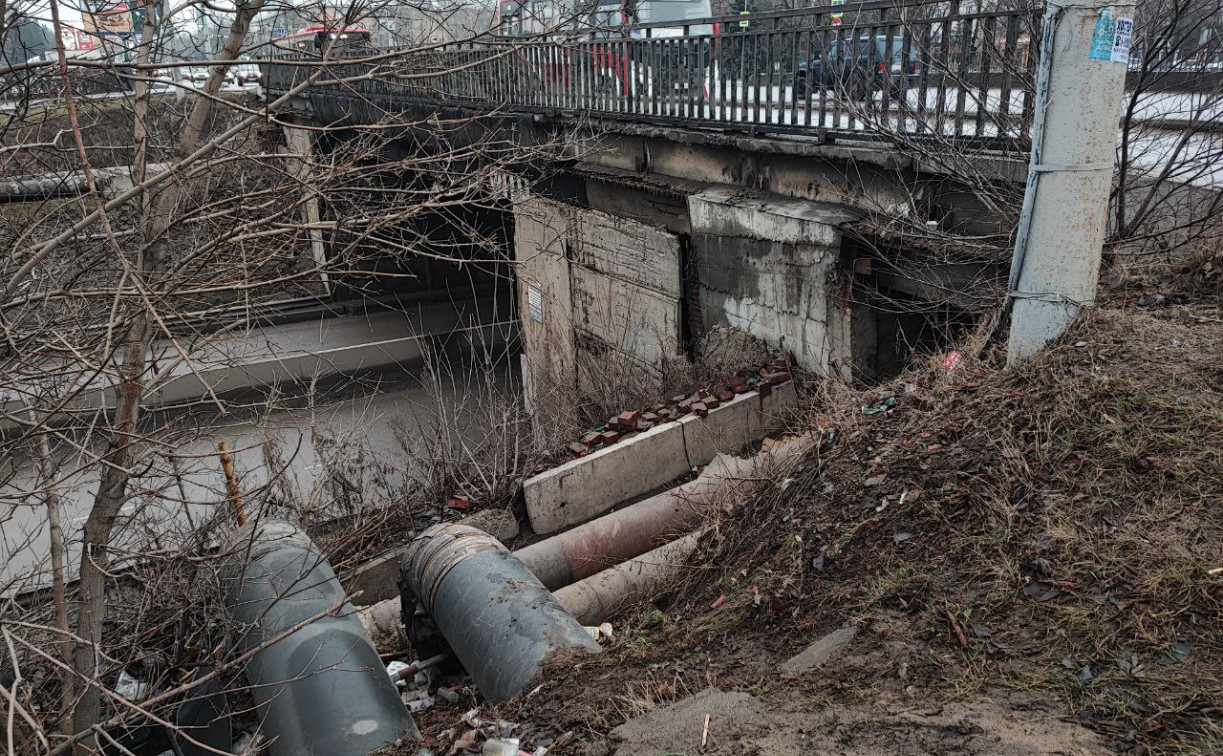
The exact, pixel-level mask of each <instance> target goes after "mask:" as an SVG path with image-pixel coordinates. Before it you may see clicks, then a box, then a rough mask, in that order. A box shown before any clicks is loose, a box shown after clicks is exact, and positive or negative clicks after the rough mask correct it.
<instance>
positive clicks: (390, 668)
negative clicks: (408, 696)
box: [386, 661, 412, 688]
mask: <svg viewBox="0 0 1223 756" xmlns="http://www.w3.org/2000/svg"><path fill="white" fill-rule="evenodd" d="M410 666H412V665H411V664H408V663H407V662H401V661H393V662H391V663H390V664H388V665H386V674H387V676H389V677H390V678H391V679H392V680H394V681H395V684H396V685H398V686H399V687H401V688H406V687H408V681H407V680H402V679H400V677H399V673H400V672H402V671H403V670H405V669H407V668H408V667H410Z"/></svg>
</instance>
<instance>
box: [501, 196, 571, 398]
mask: <svg viewBox="0 0 1223 756" xmlns="http://www.w3.org/2000/svg"><path fill="white" fill-rule="evenodd" d="M570 223H571V219H570V217H569V214H568V213H566V212H564V206H563V205H560V204H559V203H555V202H548V201H545V200H542V199H539V198H536V197H531V196H529V195H524V196H522V197H518V198H516V199H515V202H514V226H515V227H514V260H515V263H516V266H517V274H518V317H519V320H520V321H521V322H522V339H523V349H524V362H525V366H524V370H523V378H524V380H525V382H526V387H527V397H528V400H529V401H530V403H531V405H532V406H533V408H534V409H535V410H536V411H537V412H549V411H554V412H555V413H556V416H555V417H551V416H548V417H542V418H541V420H542V421H544V422H556V421H560V420H561V419H562V418H564V417H565V416H567V415H568V413H569V412H570V409H571V408H570V406H569V404H570V402H571V401H572V400H573V398H574V395H575V393H576V389H577V361H576V357H575V346H574V334H573V317H572V312H573V304H572V297H571V293H570V287H569V261H568V260H566V259H565V239H566V236H567V235H568V233H569V226H570Z"/></svg>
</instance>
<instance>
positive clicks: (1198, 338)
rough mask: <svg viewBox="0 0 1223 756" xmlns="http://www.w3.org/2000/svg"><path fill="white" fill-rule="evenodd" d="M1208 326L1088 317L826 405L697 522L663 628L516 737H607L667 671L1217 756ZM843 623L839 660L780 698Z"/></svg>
mask: <svg viewBox="0 0 1223 756" xmlns="http://www.w3.org/2000/svg"><path fill="white" fill-rule="evenodd" d="M1215 306H1216V304H1215V303H1210V304H1207V305H1200V306H1197V307H1187V306H1177V307H1162V308H1150V309H1148V308H1131V309H1115V308H1114V309H1107V308H1106V309H1102V310H1101V311H1099V312H1098V313H1097V314H1096V316H1095V317H1094V318H1093V319H1092V320H1091V322H1088V323H1086V324H1084V325H1082V326H1080V327H1079V328H1078V329H1077V330H1076V331H1075V332H1074V333H1073V334H1071V336H1070V337H1069V338H1068V339H1067V340H1066V341H1065V342H1064V343H1063V344H1062V345H1061V346H1058V347H1056V348H1054V349H1052V350H1051V351H1050V352H1048V353H1047V354H1046V355H1045V356H1044V357H1043V358H1042V359H1041V360H1040V361H1039V362H1037V363H1036V364H1033V365H1030V366H1028V367H1026V368H1023V369H1021V370H1016V371H1004V370H1002V369H1000V365H999V364H998V363H997V362H996V360H995V359H994V358H992V357H991V358H990V359H989V360H986V361H974V360H971V359H970V360H968V361H967V362H965V363H964V364H963V365H962V366H961V367H960V368H958V369H956V370H955V371H953V372H951V373H948V372H947V371H945V370H943V369H942V368H941V366H939V365H938V364H937V363H938V360H936V359H932V360H931V364H929V365H926V366H920V367H918V368H916V369H914V370H912V371H911V372H910V373H909V374H907V375H905V376H902V377H901V378H900V379H898V380H897V381H896V382H895V383H894V384H893V385H890V386H888V387H886V390H887V391H890V392H892V393H893V394H894V395H895V398H896V400H897V403H896V407H895V408H894V409H892V410H891V411H889V412H887V413H884V414H877V415H864V414H863V413H862V411H861V408H862V406H863V405H868V404H873V403H875V402H877V401H878V400H879V398H880V393H879V390H878V389H875V390H872V391H870V392H866V393H861V394H857V395H848V396H847V395H844V394H842V395H839V396H828V397H826V398H824V399H823V400H821V401H820V402H819V403H818V404H817V405H816V406H813V407H812V408H811V411H810V416H809V423H810V424H811V425H812V426H813V427H816V428H818V429H819V430H820V432H821V433H822V434H823V438H824V441H825V443H824V444H823V445H822V447H821V449H820V450H819V451H818V452H814V453H813V454H812V455H811V456H810V457H809V458H808V459H806V460H804V461H803V463H802V464H801V465H799V466H798V468H797V469H795V470H793V471H792V472H790V473H789V475H788V476H786V477H784V478H783V479H781V480H778V481H777V485H775V486H774V487H773V488H772V490H770V491H768V492H766V493H764V494H763V495H761V496H759V497H757V498H756V499H755V500H753V501H750V502H745V503H742V504H741V505H740V506H739V507H738V508H737V509H736V510H735V511H734V512H733V514H732V515H730V516H728V517H727V518H725V519H724V520H723V521H722V522H721V523H719V524H718V527H717V528H716V529H715V533H716V535H715V536H714V537H712V538H711V539H709V542H708V543H707V544H706V545H705V548H704V551H703V554H702V556H701V558H700V560H699V561H698V562H696V563H694V564H693V565H692V566H691V569H690V570H689V572H688V573H687V578H686V579H685V580H683V581H682V585H680V586H679V587H678V588H677V589H676V590H675V591H673V592H672V595H671V601H670V603H669V604H668V603H663V602H662V601H661V600H660V603H659V604H658V606H659V607H662V609H663V610H664V612H665V613H664V612H660V611H658V610H652V611H650V612H648V613H646V614H644V615H641V616H638V617H621V618H620V619H619V623H621V624H620V625H618V633H619V637H620V638H621V641H620V643H619V645H618V647H617V648H616V649H613V650H612V652H611V653H608V654H605V655H604V657H603V658H602V659H598V660H592V661H588V662H584V664H583V668H582V669H581V670H579V671H577V672H576V673H575V674H573V675H572V676H570V677H569V678H568V679H561V680H558V681H557V682H556V685H555V686H554V687H553V688H552V689H551V690H548V691H546V692H545V693H544V700H542V701H541V700H540V699H539V698H538V697H537V698H536V700H535V702H534V705H533V707H532V708H533V710H534V711H533V714H534V717H535V719H536V721H547V722H549V723H550V724H557V725H558V726H569V727H579V728H582V727H585V728H587V731H588V732H592V733H593V732H602V731H605V729H606V728H607V727H609V726H614V725H615V724H618V723H619V722H620V721H623V719H624V718H625V717H627V716H628V715H630V714H632V713H633V712H634V710H635V709H636V708H640V707H641V706H646V705H653V704H655V703H657V702H658V701H659V686H660V685H661V683H660V682H659V680H661V679H663V678H666V679H668V680H669V679H671V676H674V675H676V674H678V675H679V679H680V680H681V681H686V683H684V684H685V685H686V686H687V687H697V688H699V687H701V681H702V679H704V678H705V677H708V676H711V675H716V676H717V678H718V680H719V683H720V684H721V685H722V686H723V687H737V688H740V689H747V690H752V691H754V692H758V693H759V694H760V695H763V696H766V697H770V696H773V697H775V700H777V701H778V702H786V701H789V702H794V701H795V700H798V699H796V696H802V697H803V698H802V699H801V700H802V701H803V703H802V706H804V707H808V706H816V707H822V706H830V705H831V706H835V705H838V704H841V705H860V704H862V703H864V702H869V703H871V704H876V703H878V702H881V701H886V700H892V701H896V700H901V701H910V702H911V701H913V700H915V699H914V696H916V697H917V699H916V700H923V701H938V700H945V699H950V698H973V697H979V696H990V695H993V694H992V693H991V691H997V689H998V688H999V687H1004V688H1010V689H1014V690H1016V691H1019V692H1021V694H1022V695H1025V696H1029V697H1032V698H1034V699H1036V700H1038V701H1044V702H1050V703H1052V705H1053V706H1054V708H1055V710H1059V711H1060V712H1061V715H1062V716H1064V717H1066V718H1070V719H1074V720H1077V721H1080V722H1081V723H1082V724H1084V725H1085V726H1087V727H1090V728H1092V729H1094V730H1096V731H1098V732H1100V733H1101V734H1102V736H1103V739H1104V741H1105V742H1106V743H1108V744H1109V745H1111V746H1112V747H1113V748H1115V749H1117V750H1121V749H1129V752H1131V753H1138V752H1153V753H1172V752H1183V753H1215V752H1218V749H1219V747H1220V745H1221V744H1223V730H1221V728H1220V727H1219V725H1218V722H1219V720H1220V715H1221V714H1223V637H1221V636H1220V633H1219V627H1220V621H1221V619H1223V616H1221V611H1220V609H1221V608H1223V606H1221V605H1223V575H1211V574H1210V572H1209V571H1210V570H1211V569H1213V568H1218V567H1223V511H1220V502H1221V501H1223V402H1220V398H1221V396H1220V393H1221V391H1223V322H1220V321H1219V320H1218V317H1217V312H1216V310H1215V309H1213V308H1214V307H1215ZM969 351H970V350H965V352H966V353H968V352H969ZM720 597H725V598H724V600H719V598H720ZM715 607H716V608H715ZM847 621H848V622H854V623H856V624H858V625H859V626H860V627H861V628H862V629H863V630H862V632H863V633H864V634H865V635H866V636H867V637H868V638H869V640H867V641H866V642H865V643H860V644H858V647H859V648H860V649H861V650H860V651H859V652H857V653H855V654H854V655H851V657H849V658H845V659H841V660H839V662H838V663H837V664H835V665H832V666H830V668H828V669H825V670H821V672H820V674H819V675H818V676H816V677H814V678H810V679H805V680H802V681H798V682H790V683H786V682H782V681H780V680H778V678H777V676H776V673H775V672H774V671H773V670H774V665H775V664H776V663H777V662H778V661H780V660H782V659H784V658H786V657H787V656H788V655H789V654H791V653H793V652H794V651H796V650H797V649H799V648H801V647H802V646H803V645H804V644H805V643H807V642H809V641H810V640H812V639H814V638H818V637H819V636H820V635H822V634H823V633H825V632H827V631H829V630H831V629H833V628H835V627H837V626H839V625H842V624H844V623H845V622H847ZM621 628H622V629H621ZM643 681H644V687H643V686H642V683H643ZM672 684H674V683H672ZM626 699H628V700H631V701H633V702H636V703H637V704H638V705H637V706H629V705H627V701H626Z"/></svg>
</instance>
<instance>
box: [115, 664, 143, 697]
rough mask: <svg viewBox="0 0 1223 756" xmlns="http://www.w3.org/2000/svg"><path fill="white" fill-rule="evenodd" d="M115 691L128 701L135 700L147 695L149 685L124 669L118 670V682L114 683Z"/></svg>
mask: <svg viewBox="0 0 1223 756" xmlns="http://www.w3.org/2000/svg"><path fill="white" fill-rule="evenodd" d="M115 692H116V693H118V694H119V695H121V696H123V697H124V698H125V699H127V700H128V701H137V700H139V699H141V698H144V697H145V696H147V695H148V693H149V686H148V683H142V682H140V681H139V680H137V679H136V678H135V677H132V676H131V675H129V674H128V673H127V670H126V669H124V670H120V671H119V682H118V683H117V684H116V685H115Z"/></svg>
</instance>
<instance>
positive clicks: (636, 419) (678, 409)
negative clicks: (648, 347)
mask: <svg viewBox="0 0 1223 756" xmlns="http://www.w3.org/2000/svg"><path fill="white" fill-rule="evenodd" d="M788 380H790V365H789V362H788V361H786V360H785V359H784V358H783V359H778V360H773V361H771V362H768V363H764V364H754V365H749V366H747V367H744V368H741V369H739V370H736V371H735V373H734V374H733V375H732V376H730V377H729V378H728V379H727V380H726V381H724V382H723V383H718V384H714V385H712V386H709V387H706V388H701V389H699V390H697V391H696V393H693V394H691V395H687V394H680V395H678V396H673V397H671V400H670V401H669V402H665V403H663V404H659V405H656V406H654V407H652V408H650V409H649V410H645V411H639V410H625V411H624V412H621V413H620V414H618V415H616V416H615V417H613V418H610V419H609V420H608V421H607V424H606V425H604V426H603V427H601V428H597V429H595V430H593V431H590V432H589V433H587V434H586V435H584V436H582V439H581V440H580V441H575V442H574V443H571V444H569V445H568V446H567V447H565V454H564V455H563V456H564V457H566V458H568V459H577V458H579V457H585V456H586V455H587V454H589V453H591V452H592V451H595V450H596V449H600V448H602V447H605V446H611V445H612V444H616V443H619V442H621V441H627V440H628V439H631V438H633V437H635V436H637V435H638V434H640V433H644V432H645V431H648V430H650V429H651V428H655V427H658V426H659V425H663V424H665V423H670V422H676V421H678V420H679V419H680V418H681V417H683V416H684V415H696V416H697V417H705V416H706V415H708V414H709V411H710V410H713V409H716V408H718V407H720V406H721V405H722V404H724V403H726V402H729V401H731V400H732V399H734V398H735V396H737V395H738V394H746V393H747V392H749V391H756V390H759V391H760V393H761V394H763V395H765V396H767V395H768V394H769V393H771V391H772V388H773V387H774V386H779V385H781V384H783V383H785V382H786V381H788ZM546 469H547V466H546V465H540V466H538V467H536V469H535V472H536V474H538V473H541V472H543V471H544V470H546Z"/></svg>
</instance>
